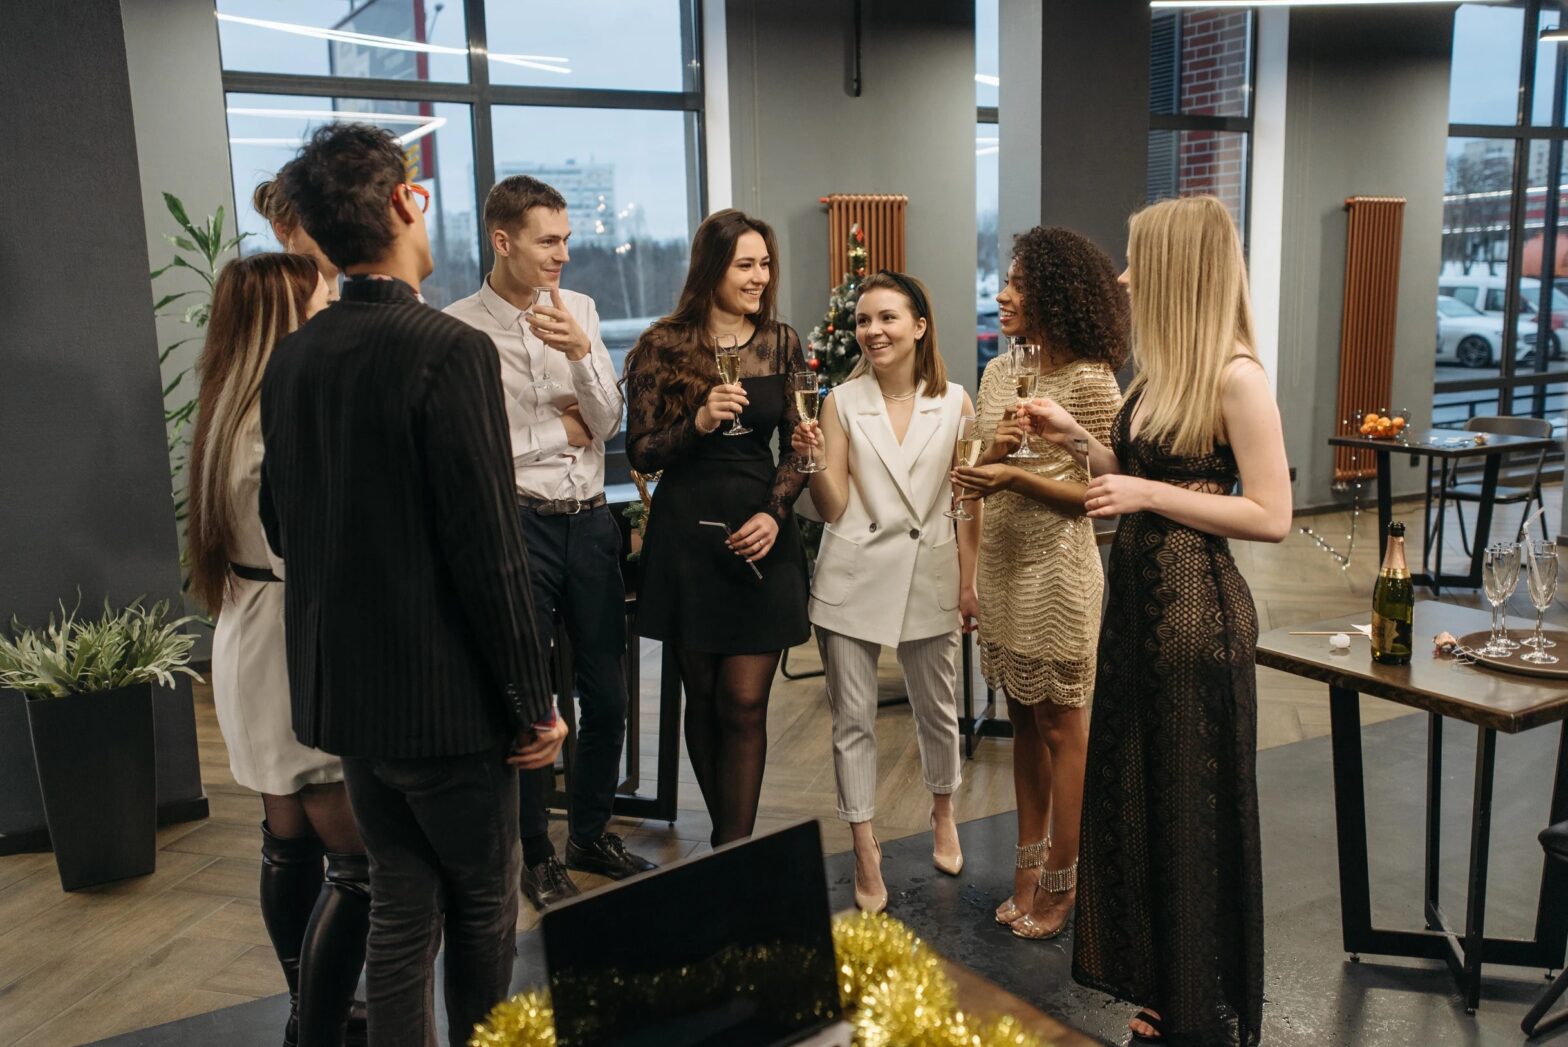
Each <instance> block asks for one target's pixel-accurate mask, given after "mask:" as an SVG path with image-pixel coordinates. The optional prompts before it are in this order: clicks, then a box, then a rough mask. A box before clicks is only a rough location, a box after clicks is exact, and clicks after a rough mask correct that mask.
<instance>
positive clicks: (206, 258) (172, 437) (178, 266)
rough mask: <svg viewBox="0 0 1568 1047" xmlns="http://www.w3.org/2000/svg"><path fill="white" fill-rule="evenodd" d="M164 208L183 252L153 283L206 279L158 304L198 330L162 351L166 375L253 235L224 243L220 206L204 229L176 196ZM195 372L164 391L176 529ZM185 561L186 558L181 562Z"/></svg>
mask: <svg viewBox="0 0 1568 1047" xmlns="http://www.w3.org/2000/svg"><path fill="white" fill-rule="evenodd" d="M163 203H164V206H165V207H167V208H168V209H169V214H170V215H171V216H172V217H173V218H174V221H175V223H176V224H178V225H179V227H180V233H179V234H177V235H165V237H164V239H166V240H168V241H169V243H170V244H172V245H174V248H175V250H176V251H177V252H178V253H177V254H175V256H174V260H173V261H171V262H170V263H169V264H168V265H165V266H163V267H162V268H159V269H154V270H153V271H152V276H151V278H152V279H153V280H157V279H158V278H159V277H162V276H164V275H165V274H173V273H174V271H175V270H186V271H189V272H192V273H195V274H196V275H197V276H198V277H200V278H201V286H200V287H194V288H190V289H188V290H184V291H176V292H174V293H172V294H166V295H164V296H163V297H161V298H159V299H158V301H157V303H156V304H154V305H153V312H154V314H156V315H157V316H158V317H159V318H160V319H162V318H166V317H179V320H180V323H182V324H187V325H189V326H190V327H192V328H193V329H194V333H193V334H190V335H188V336H186V337H184V338H180V339H178V340H177V341H175V342H173V343H171V344H169V345H166V346H164V347H162V348H161V349H160V350H159V351H158V366H159V368H160V369H166V368H167V367H168V366H169V360H170V358H171V357H172V356H173V355H174V352H175V350H177V349H179V348H180V347H181V346H183V345H189V344H190V343H191V342H197V341H200V340H201V338H202V337H203V336H202V329H203V328H205V327H206V326H207V318H208V316H209V315H210V314H211V311H212V288H213V285H214V284H215V283H216V282H217V279H218V270H219V269H221V268H223V266H222V265H221V264H220V261H219V260H220V259H221V258H222V257H223V256H224V255H226V254H228V253H229V252H230V251H232V250H234V249H235V248H236V247H238V246H239V244H240V241H242V240H244V239H245V238H246V237H247V236H249V235H250V234H249V233H239V234H238V235H236V236H232V237H228V238H227V239H225V237H224V229H223V219H224V214H223V207H222V205H219V207H218V210H217V213H216V214H213V215H209V216H208V217H207V219H206V221H205V222H203V223H202V224H201V225H195V224H193V223H192V222H191V220H190V218H189V217H187V216H186V213H185V205H184V204H183V203H181V202H180V198H179V197H177V196H175V195H174V194H173V193H164V194H163ZM191 298H194V301H192V302H189V303H187V304H185V305H182V306H179V307H177V308H175V309H173V310H170V311H168V312H165V311H164V310H166V309H168V308H169V307H170V306H171V305H174V303H176V302H178V301H180V300H181V299H191ZM195 369H196V365H195V363H194V362H192V363H189V364H187V365H186V366H184V367H182V368H180V369H179V370H178V371H176V372H175V373H174V374H173V375H167V374H166V375H165V376H164V385H163V419H164V423H165V425H166V426H167V429H168V437H169V478H170V480H171V481H172V483H173V487H174V519H175V521H176V522H177V523H184V521H185V513H186V504H185V503H186V495H185V491H184V489H183V488H184V484H183V483H182V482H181V479H180V474H181V473H183V472H184V471H185V464H186V462H187V461H188V460H189V457H190V442H191V435H192V432H193V431H194V426H193V424H192V423H193V422H194V421H195V418H196V390H195V388H194V385H195V381H194V379H193V380H192V381H191V382H190V383H187V382H186V378H187V376H189V375H191V374H192V373H193V372H194V371H195ZM181 559H182V561H183V555H182V557H181Z"/></svg>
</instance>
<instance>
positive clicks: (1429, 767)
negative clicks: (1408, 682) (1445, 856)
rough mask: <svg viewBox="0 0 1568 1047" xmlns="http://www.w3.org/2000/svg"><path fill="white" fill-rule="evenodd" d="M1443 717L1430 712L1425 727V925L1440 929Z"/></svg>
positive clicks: (1429, 927) (1432, 928) (1431, 928)
mask: <svg viewBox="0 0 1568 1047" xmlns="http://www.w3.org/2000/svg"><path fill="white" fill-rule="evenodd" d="M1442 812H1443V718H1442V717H1441V716H1439V715H1438V714H1437V713H1427V728H1426V905H1424V906H1423V907H1422V908H1423V911H1424V912H1425V913H1426V925H1427V928H1428V929H1430V930H1434V931H1436V930H1440V929H1441V928H1440V926H1439V921H1438V920H1436V919H1435V918H1434V913H1435V910H1436V908H1437V906H1438V900H1437V882H1438V864H1439V862H1440V861H1441V860H1442V850H1443V842H1442V832H1443V813H1442Z"/></svg>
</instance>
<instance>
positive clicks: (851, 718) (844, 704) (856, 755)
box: [816, 625, 963, 822]
mask: <svg viewBox="0 0 1568 1047" xmlns="http://www.w3.org/2000/svg"><path fill="white" fill-rule="evenodd" d="M816 632H817V646H818V649H819V650H820V651H821V652H822V664H823V667H824V668H826V670H827V692H828V708H829V709H830V710H831V711H832V713H833V771H834V775H835V777H836V778H837V779H838V816H839V817H840V818H842V819H843V820H844V821H846V822H869V821H870V820H871V817H872V815H873V814H874V813H875V812H876V805H877V659H878V657H879V656H880V655H881V653H882V645H881V644H876V643H872V642H871V641H869V640H857V639H855V638H854V637H852V636H844V635H842V634H841V633H835V632H832V631H831V630H828V629H824V628H822V627H821V626H820V625H819V626H817V629H816ZM958 647H959V633H958V631H957V630H956V629H955V630H954V631H953V632H951V633H947V634H946V635H943V636H932V637H929V638H927V639H924V640H907V641H905V642H904V643H901V644H899V645H898V649H897V653H898V664H899V667H900V668H901V669H903V671H904V686H905V687H906V688H907V689H908V692H909V707H910V709H911V710H912V711H913V712H914V714H915V738H916V740H917V741H918V742H919V745H920V766H921V770H922V772H923V774H924V777H925V785H926V788H927V789H929V790H930V791H931V792H933V793H950V792H952V791H954V790H955V789H957V788H958V784H959V782H961V781H962V780H963V770H962V764H961V761H960V758H959V753H958V748H959V747H958V699H957V694H956V688H957V684H958Z"/></svg>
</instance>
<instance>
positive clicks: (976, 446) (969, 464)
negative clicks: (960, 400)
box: [942, 414, 982, 520]
mask: <svg viewBox="0 0 1568 1047" xmlns="http://www.w3.org/2000/svg"><path fill="white" fill-rule="evenodd" d="M981 443H982V441H981V439H980V420H979V419H978V418H976V417H975V416H974V415H972V414H966V415H964V416H963V417H962V418H960V419H959V420H958V445H957V447H956V448H955V458H956V460H957V463H958V465H959V467H960V468H963V469H973V468H974V467H975V463H976V462H978V461H980V445H981ZM942 515H943V516H945V517H947V518H948V519H949V520H973V519H974V517H973V516H971V515H970V514H969V510H967V509H965V508H964V505H963V502H962V501H960V502H959V503H958V505H957V506H956V507H954V508H952V509H949V510H948V511H947V512H945V513H943V514H942Z"/></svg>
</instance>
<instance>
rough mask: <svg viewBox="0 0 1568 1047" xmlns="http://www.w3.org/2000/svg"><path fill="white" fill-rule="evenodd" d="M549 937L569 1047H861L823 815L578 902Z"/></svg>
mask: <svg viewBox="0 0 1568 1047" xmlns="http://www.w3.org/2000/svg"><path fill="white" fill-rule="evenodd" d="M541 931H542V933H543V935H544V949H545V965H546V967H547V968H548V970H549V975H550V997H551V1004H552V1006H553V1008H554V1011H555V1030H556V1031H555V1035H556V1043H557V1044H558V1045H559V1047H720V1045H723V1047H781V1045H785V1044H789V1045H794V1047H807V1045H810V1047H849V1044H850V1027H849V1025H848V1024H847V1023H845V1022H844V1020H843V1014H842V1010H841V1008H840V1005H839V996H838V979H837V971H836V968H837V964H836V961H835V960H834V956H833V934H832V928H831V924H830V914H829V911H828V892H827V877H826V875H825V873H824V870H823V865H822V837H821V834H820V833H819V831H818V829H817V824H816V823H815V822H801V823H800V824H798V825H792V826H790V827H789V828H787V829H780V830H778V831H777V832H771V833H767V834H765V835H761V836H754V837H752V838H751V839H749V840H741V841H738V842H736V843H733V844H728V845H725V846H723V847H720V848H719V849H718V850H716V851H714V852H713V853H711V854H704V855H701V856H698V857H695V858H688V859H686V860H684V861H680V862H676V863H674V864H672V865H667V866H664V867H663V868H661V869H659V870H658V871H656V872H652V873H648V874H645V875H643V876H638V877H635V878H634V879H631V880H628V881H626V882H624V883H619V884H616V885H615V886H613V887H610V888H607V889H605V890H602V891H597V892H595V893H593V894H590V895H585V896H582V897H579V898H574V899H572V900H570V901H568V902H565V903H563V904H561V905H560V906H558V907H555V908H552V909H548V910H546V911H545V914H544V917H543V919H542V920H541ZM758 956H762V957H763V958H764V959H763V960H762V961H761V962H758V960H757V959H756V957H758Z"/></svg>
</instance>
